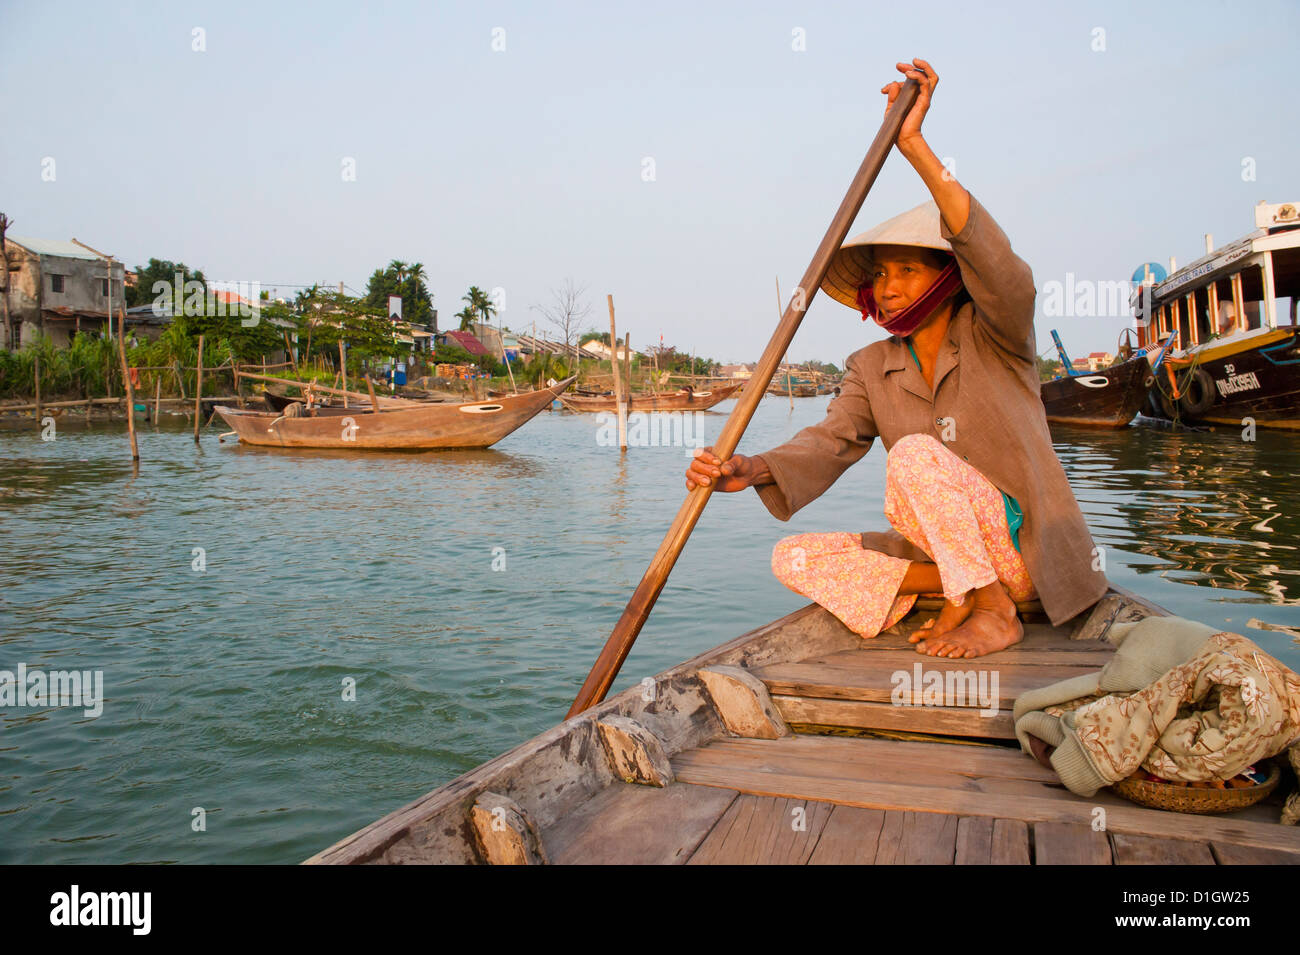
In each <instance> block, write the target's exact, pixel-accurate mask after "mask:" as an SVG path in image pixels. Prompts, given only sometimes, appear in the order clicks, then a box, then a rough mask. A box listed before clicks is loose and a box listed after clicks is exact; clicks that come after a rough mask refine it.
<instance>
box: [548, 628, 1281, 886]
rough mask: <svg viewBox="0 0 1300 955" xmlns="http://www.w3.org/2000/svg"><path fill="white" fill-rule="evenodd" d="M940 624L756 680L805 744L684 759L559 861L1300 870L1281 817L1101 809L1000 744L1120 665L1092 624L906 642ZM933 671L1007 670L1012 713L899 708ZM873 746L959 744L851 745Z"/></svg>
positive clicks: (1003, 677) (1107, 796) (595, 823)
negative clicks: (947, 651)
mask: <svg viewBox="0 0 1300 955" xmlns="http://www.w3.org/2000/svg"><path fill="white" fill-rule="evenodd" d="M1116 609H1118V608H1116ZM925 616H926V614H924V613H918V614H913V615H912V616H911V617H910V618H909V620H908V621H906V622H905V623H904V625H902V626H900V627H899V628H898V632H897V633H886V634H881V635H880V636H879V637H877V638H876V639H874V640H864V641H861V644H860V646H858V647H855V648H852V649H847V650H839V651H836V652H834V653H829V654H821V655H818V656H815V657H810V658H808V659H805V660H800V661H798V662H793V663H773V664H769V665H767V666H760V667H756V668H754V669H753V670H752V672H753V673H754V675H756V676H758V677H759V678H760V679H761V680H762V681H763V682H764V684H766V686H767V688H768V690H769V692H770V693H771V694H772V700H773V702H774V703H775V704H776V705H777V708H778V710H779V711H780V713H781V715H782V716H783V717H784V718H785V720H786V721H787V722H788V723H789V724H791V727H792V728H793V729H794V730H795V731H796V735H794V736H792V737H787V738H784V739H741V738H721V739H717V740H713V741H711V742H708V743H706V744H705V745H703V746H698V747H695V748H692V749H688V750H685V751H683V752H680V753H678V754H676V755H675V756H674V757H673V758H672V761H671V762H672V769H673V775H674V782H673V783H671V784H670V785H668V786H667V787H664V788H656V787H649V786H638V785H633V784H628V783H614V784H613V785H611V786H610V787H609V788H608V789H606V790H605V791H604V792H602V793H601V794H600V795H599V796H597V797H596V798H595V799H593V800H591V802H590V803H589V804H588V805H587V806H586V807H585V808H584V810H583V811H581V812H578V813H575V814H573V815H571V816H569V817H567V818H565V819H563V820H562V821H560V822H559V823H558V824H557V825H556V826H555V827H553V828H552V829H551V830H550V831H549V832H548V833H547V834H546V841H547V845H548V847H549V848H550V850H551V857H550V861H551V862H558V863H578V864H584V863H658V864H681V863H685V864H690V865H703V864H786V865H818V864H844V863H854V864H876V865H880V864H913V863H921V864H937V865H949V864H956V865H970V864H1014V865H1030V864H1035V865H1053V864H1080V863H1083V864H1098V865H1110V864H1115V865H1127V864H1168V865H1215V864H1220V865H1227V864H1242V863H1245V864H1259V863H1292V864H1294V863H1300V832H1295V831H1292V832H1291V833H1290V834H1291V835H1292V836H1293V837H1294V838H1290V839H1286V838H1279V833H1280V831H1282V830H1283V827H1281V826H1279V825H1278V824H1277V817H1278V811H1279V809H1278V807H1277V806H1276V805H1275V804H1272V803H1266V804H1263V805H1259V806H1255V807H1252V808H1251V809H1249V810H1245V811H1243V812H1236V813H1231V814H1227V815H1222V816H1192V815H1186V814H1181V813H1171V812H1162V811H1159V810H1155V809H1146V808H1143V807H1141V806H1137V805H1136V804H1134V803H1131V802H1129V801H1128V800H1125V799H1122V798H1121V797H1119V796H1116V795H1113V794H1112V793H1111V792H1109V791H1108V790H1102V791H1101V792H1099V793H1097V794H1096V795H1095V796H1094V797H1092V798H1088V799H1084V798H1082V797H1079V796H1076V795H1074V794H1073V793H1071V792H1070V791H1069V790H1068V789H1066V788H1065V787H1064V786H1063V785H1062V784H1061V783H1060V781H1059V780H1058V779H1057V777H1056V774H1055V773H1054V772H1052V771H1051V770H1049V769H1046V768H1044V767H1043V766H1041V765H1039V764H1038V762H1036V761H1035V760H1033V759H1031V758H1029V757H1027V756H1026V755H1025V754H1024V753H1022V752H1021V751H1020V749H1019V748H1018V746H1017V747H1015V748H1012V747H1011V746H1007V745H990V743H991V742H992V741H1014V739H1015V732H1014V729H1013V726H1012V719H1011V709H1012V706H1013V705H1014V702H1015V699H1016V697H1018V696H1019V695H1021V694H1022V693H1024V692H1025V691H1026V690H1030V689H1034V688H1037V687H1042V686H1047V685H1049V684H1051V683H1056V682H1059V681H1061V680H1066V679H1069V678H1071V677H1074V676H1078V675H1080V674H1083V673H1088V672H1091V671H1093V670H1097V669H1100V668H1101V667H1103V666H1105V664H1106V663H1107V662H1108V661H1109V659H1110V658H1111V656H1112V655H1113V654H1114V652H1115V649H1114V647H1113V646H1111V645H1110V644H1108V643H1105V642H1103V641H1100V640H1096V639H1088V638H1087V636H1086V635H1084V634H1081V636H1083V639H1077V638H1072V636H1071V633H1072V630H1075V631H1078V630H1082V626H1079V627H1077V628H1071V627H1056V628H1054V627H1051V626H1050V625H1048V624H1046V623H1029V624H1026V626H1025V631H1026V632H1025V639H1024V641H1023V642H1022V643H1020V644H1018V645H1017V646H1015V647H1012V648H1010V649H1008V650H1006V651H1003V652H1002V653H999V654H994V655H991V656H988V657H983V658H978V659H974V660H947V659H941V658H933V657H926V656H923V655H921V654H918V653H917V652H916V649H915V648H914V646H913V645H912V644H909V643H908V642H907V637H906V634H907V633H909V632H911V630H912V629H913V628H914V627H915V626H917V625H918V624H919V622H920V621H921V620H922V619H923V618H924V617H925ZM1100 616H1101V617H1102V618H1103V619H1104V618H1105V616H1106V613H1105V608H1103V610H1102V614H1101V615H1100ZM1108 624H1109V620H1105V625H1108ZM1094 626H1096V627H1097V628H1098V629H1100V628H1101V626H1102V624H1100V623H1096V622H1095V623H1094ZM918 664H919V665H920V666H921V667H922V668H923V671H924V672H931V671H935V670H937V671H940V672H943V673H945V674H946V673H948V672H950V671H961V672H967V673H969V672H972V671H979V670H984V671H986V673H990V672H992V671H996V672H997V674H998V686H997V689H998V693H997V696H998V705H997V712H996V715H989V714H988V713H985V712H982V711H981V709H980V708H978V701H976V700H972V701H971V705H969V706H966V707H942V706H919V705H918V706H898V705H895V704H893V703H891V694H893V693H894V690H895V686H896V681H895V679H894V675H895V674H897V673H899V672H900V671H903V672H908V673H911V674H915V667H916V666H917V665H918ZM986 685H989V684H986ZM990 688H991V686H990ZM862 730H867V731H886V732H890V731H893V735H903V734H906V733H916V734H929V735H934V736H940V737H942V736H950V737H954V738H959V741H954V742H942V741H937V740H926V741H920V740H911V741H909V740H903V739H897V738H864V737H861V736H856V737H855V736H845V735H836V734H840V733H844V732H846V731H847V732H853V731H862ZM979 740H987V741H989V742H988V743H983V744H981V743H980V742H978V741H979ZM1098 809H1100V810H1103V811H1104V819H1105V828H1104V829H1101V828H1098V829H1094V828H1093V820H1094V819H1095V818H1097V819H1100V818H1103V817H1102V816H1100V814H1098V813H1097V810H1098ZM666 833H672V834H673V838H671V839H667V840H666V839H665V834H666Z"/></svg>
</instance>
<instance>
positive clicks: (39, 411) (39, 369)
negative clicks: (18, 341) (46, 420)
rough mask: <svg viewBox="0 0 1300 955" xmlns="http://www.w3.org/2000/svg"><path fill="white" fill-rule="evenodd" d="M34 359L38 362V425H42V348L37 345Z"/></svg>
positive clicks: (33, 353) (33, 354)
mask: <svg viewBox="0 0 1300 955" xmlns="http://www.w3.org/2000/svg"><path fill="white" fill-rule="evenodd" d="M32 360H33V361H34V362H35V363H36V374H35V378H36V427H38V428H39V427H40V426H41V350H40V347H39V346H37V349H36V351H34V352H32Z"/></svg>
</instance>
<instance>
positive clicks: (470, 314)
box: [455, 305, 478, 332]
mask: <svg viewBox="0 0 1300 955" xmlns="http://www.w3.org/2000/svg"><path fill="white" fill-rule="evenodd" d="M455 317H456V318H459V319H460V330H461V331H462V332H467V331H469V330H470V326H471V325H473V324H474V319H475V318H477V317H478V312H476V311H474V309H472V308H470V307H469V306H468V305H466V306H465V307H464V308H462V309H461V310H460V311H459V312H457V313H456V316H455Z"/></svg>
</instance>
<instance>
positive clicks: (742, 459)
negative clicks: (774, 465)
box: [686, 447, 759, 491]
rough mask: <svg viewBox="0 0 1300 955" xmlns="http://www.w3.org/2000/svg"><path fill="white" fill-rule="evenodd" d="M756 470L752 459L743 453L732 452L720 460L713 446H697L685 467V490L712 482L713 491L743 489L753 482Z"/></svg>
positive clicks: (691, 489)
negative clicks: (688, 464) (729, 455)
mask: <svg viewBox="0 0 1300 955" xmlns="http://www.w3.org/2000/svg"><path fill="white" fill-rule="evenodd" d="M758 470H759V469H758V468H757V467H756V466H755V465H754V459H753V458H750V457H746V456H745V455H743V454H733V455H732V456H731V457H730V458H728V459H727V460H726V461H722V460H721V459H719V458H718V457H717V455H715V454H714V453H713V448H711V447H710V448H699V449H697V450H696V452H695V457H693V458H691V464H690V467H688V468H687V469H686V490H688V491H693V490H695V488H696V487H697V486H700V485H703V486H707V485H709V484H713V485H715V486H714V488H713V489H714V490H715V491H743V490H744V489H745V488H747V487H749V486H750V485H751V484H752V483H753V479H754V478H755V477H756V476H757V474H758Z"/></svg>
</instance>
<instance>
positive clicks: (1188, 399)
mask: <svg viewBox="0 0 1300 955" xmlns="http://www.w3.org/2000/svg"><path fill="white" fill-rule="evenodd" d="M1214 398H1215V392H1214V379H1213V378H1211V377H1210V373H1209V372H1208V371H1206V370H1205V369H1204V368H1197V369H1196V371H1195V372H1194V373H1193V374H1192V376H1191V378H1189V379H1188V381H1187V387H1186V388H1185V389H1184V390H1183V394H1182V397H1180V398H1179V399H1178V404H1179V405H1180V406H1181V407H1182V409H1183V414H1185V415H1186V416H1187V417H1189V418H1198V417H1200V416H1201V415H1203V414H1205V412H1207V411H1209V410H1210V408H1211V407H1212V406H1213V405H1214Z"/></svg>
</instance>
